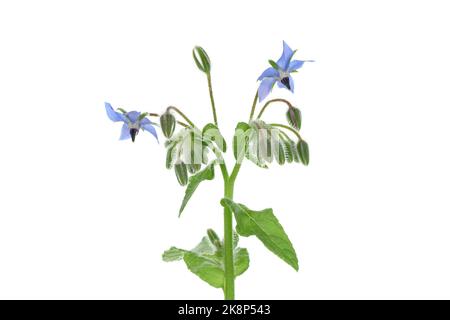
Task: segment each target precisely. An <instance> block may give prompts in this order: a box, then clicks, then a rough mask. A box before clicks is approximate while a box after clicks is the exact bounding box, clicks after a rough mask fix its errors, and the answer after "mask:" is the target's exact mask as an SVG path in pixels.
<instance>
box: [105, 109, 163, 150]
mask: <svg viewBox="0 0 450 320" xmlns="http://www.w3.org/2000/svg"><path fill="white" fill-rule="evenodd" d="M105 108H106V114H107V115H108V117H109V118H110V119H111V120H112V121H114V122H119V121H122V122H123V126H122V132H121V134H120V138H119V139H120V140H127V139H130V138H131V140H132V141H133V142H134V140H135V139H136V135H137V134H138V132H139V129H142V130H145V131H148V132H150V133H151V134H152V135H153V136H154V137H155V138H156V140H158V135H157V134H156V130H155V127H154V126H153V124H152V122H151V121H150V120H148V119H147V118H146V117H145V115H146V114H143V113H141V112H137V111H130V112H126V113H120V112H117V111H115V110H114V109H113V107H112V106H111V104H109V103H108V102H105Z"/></svg>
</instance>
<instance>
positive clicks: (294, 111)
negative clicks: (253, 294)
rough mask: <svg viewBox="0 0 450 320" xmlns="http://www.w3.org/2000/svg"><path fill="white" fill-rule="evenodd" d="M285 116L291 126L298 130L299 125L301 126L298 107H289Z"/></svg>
mask: <svg viewBox="0 0 450 320" xmlns="http://www.w3.org/2000/svg"><path fill="white" fill-rule="evenodd" d="M286 118H287V121H288V123H289V125H290V126H291V127H293V128H294V129H297V130H300V127H301V126H302V114H301V112H300V109H298V108H295V107H289V108H288V111H287V112H286Z"/></svg>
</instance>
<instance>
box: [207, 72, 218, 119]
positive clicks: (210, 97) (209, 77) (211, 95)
mask: <svg viewBox="0 0 450 320" xmlns="http://www.w3.org/2000/svg"><path fill="white" fill-rule="evenodd" d="M206 77H207V78H208V89H209V99H210V100H211V108H212V112H213V118H214V124H215V125H216V126H218V123H217V113H216V104H215V103H214V94H213V90H212V85H211V73H209V72H208V73H206Z"/></svg>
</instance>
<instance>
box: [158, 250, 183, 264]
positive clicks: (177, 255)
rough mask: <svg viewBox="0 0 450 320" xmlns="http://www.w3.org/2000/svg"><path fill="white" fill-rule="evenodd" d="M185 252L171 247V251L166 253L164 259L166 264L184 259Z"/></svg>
mask: <svg viewBox="0 0 450 320" xmlns="http://www.w3.org/2000/svg"><path fill="white" fill-rule="evenodd" d="M185 253H186V251H185V250H182V249H178V248H176V247H171V248H170V249H169V250H166V251H164V253H163V255H162V258H163V261H165V262H171V261H178V260H181V259H183V257H184V254H185Z"/></svg>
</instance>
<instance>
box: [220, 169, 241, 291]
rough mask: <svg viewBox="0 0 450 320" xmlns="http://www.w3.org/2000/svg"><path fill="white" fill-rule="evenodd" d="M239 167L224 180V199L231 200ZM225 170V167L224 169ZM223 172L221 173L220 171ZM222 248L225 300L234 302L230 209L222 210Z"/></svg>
mask: <svg viewBox="0 0 450 320" xmlns="http://www.w3.org/2000/svg"><path fill="white" fill-rule="evenodd" d="M240 167H241V165H240V164H237V163H236V164H235V166H234V168H233V171H232V172H231V175H230V176H229V177H228V176H227V178H226V179H225V175H224V183H225V194H224V196H225V198H228V199H233V194H234V183H235V182H236V177H237V175H238V173H239V169H240ZM225 170H226V167H225ZM222 172H223V171H222ZM223 221H224V248H225V287H224V295H225V300H234V279H235V276H234V254H233V213H232V212H231V210H230V209H228V208H224V213H223Z"/></svg>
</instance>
